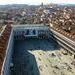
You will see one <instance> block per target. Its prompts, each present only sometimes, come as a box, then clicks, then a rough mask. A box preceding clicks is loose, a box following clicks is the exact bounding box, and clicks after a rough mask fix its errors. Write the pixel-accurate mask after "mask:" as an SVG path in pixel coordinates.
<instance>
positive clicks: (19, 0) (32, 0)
mask: <svg viewBox="0 0 75 75" xmlns="http://www.w3.org/2000/svg"><path fill="white" fill-rule="evenodd" d="M41 3H44V4H49V3H56V4H75V1H74V0H40V1H38V0H10V1H9V0H0V5H6V4H29V5H40V4H41Z"/></svg>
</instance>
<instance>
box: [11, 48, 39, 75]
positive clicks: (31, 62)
mask: <svg viewBox="0 0 75 75" xmlns="http://www.w3.org/2000/svg"><path fill="white" fill-rule="evenodd" d="M13 63H14V68H13V71H11V75H40V74H39V69H38V66H37V62H36V59H35V56H34V55H32V54H31V53H29V52H28V51H27V50H25V49H21V48H18V47H16V48H15V50H14V53H13Z"/></svg>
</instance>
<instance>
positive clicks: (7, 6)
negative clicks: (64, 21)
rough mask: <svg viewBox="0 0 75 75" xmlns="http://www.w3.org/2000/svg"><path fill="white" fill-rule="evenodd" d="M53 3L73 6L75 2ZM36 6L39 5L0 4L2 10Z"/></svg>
mask: <svg viewBox="0 0 75 75" xmlns="http://www.w3.org/2000/svg"><path fill="white" fill-rule="evenodd" d="M49 5H50V4H49ZM51 5H52V4H51ZM53 5H55V6H75V4H53ZM38 6H40V5H27V4H8V5H0V9H3V10H5V9H18V8H29V7H38ZM44 6H47V5H44Z"/></svg>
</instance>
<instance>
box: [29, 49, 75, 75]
mask: <svg viewBox="0 0 75 75" xmlns="http://www.w3.org/2000/svg"><path fill="white" fill-rule="evenodd" d="M28 51H29V52H30V53H31V54H33V55H34V56H35V58H36V61H37V65H38V68H39V72H40V75H75V66H74V65H72V64H71V63H72V61H74V58H73V55H70V54H69V53H67V52H66V51H65V50H63V49H62V48H61V49H60V50H54V51H51V50H50V51H43V50H34V51H30V50H28Z"/></svg>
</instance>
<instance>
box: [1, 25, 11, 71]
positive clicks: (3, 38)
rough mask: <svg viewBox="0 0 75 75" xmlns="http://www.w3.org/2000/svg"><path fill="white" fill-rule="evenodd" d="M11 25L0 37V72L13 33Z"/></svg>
mask: <svg viewBox="0 0 75 75" xmlns="http://www.w3.org/2000/svg"><path fill="white" fill-rule="evenodd" d="M11 28H12V27H11V25H7V26H6V28H5V30H4V32H3V33H2V35H1V36H0V72H1V69H2V64H3V61H4V57H5V53H6V48H7V43H8V39H9V36H10V33H11Z"/></svg>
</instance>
